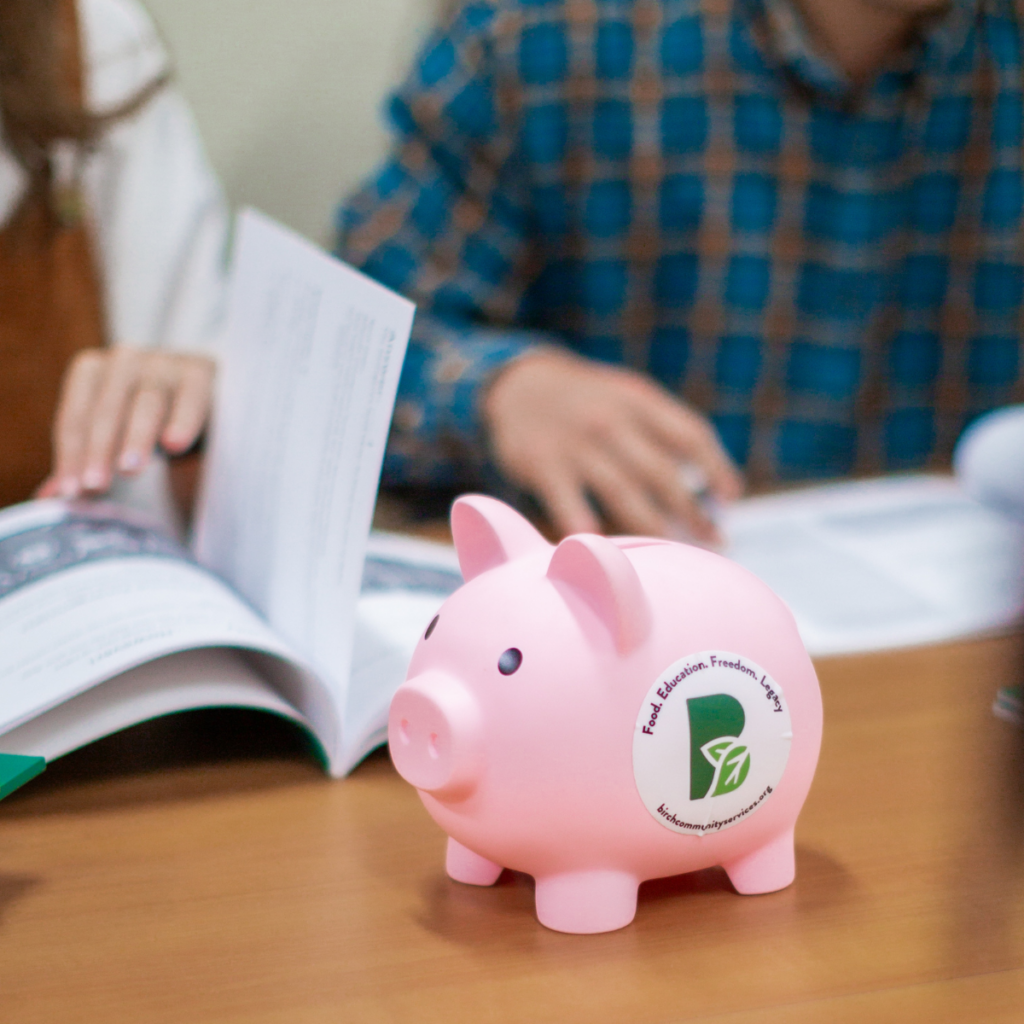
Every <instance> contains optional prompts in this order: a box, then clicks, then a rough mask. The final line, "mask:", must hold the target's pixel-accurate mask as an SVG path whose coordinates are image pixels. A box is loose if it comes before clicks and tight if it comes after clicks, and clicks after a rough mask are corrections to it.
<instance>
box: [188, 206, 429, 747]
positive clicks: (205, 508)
mask: <svg viewBox="0 0 1024 1024" xmlns="http://www.w3.org/2000/svg"><path fill="white" fill-rule="evenodd" d="M412 316H413V306H412V304H411V303H410V302H407V301H406V300H405V299H403V298H401V297H399V296H397V295H395V294H394V293H393V292H390V291H388V290H387V289H386V288H383V287H382V286H380V285H378V284H376V283H375V282H373V281H371V280H370V279H369V278H367V277H364V276H363V275H361V274H359V273H357V272H356V271H354V270H352V269H351V268H349V267H346V266H345V265H344V264H342V263H340V262H339V261H337V260H334V259H332V258H331V257H329V256H327V255H325V254H324V253H323V252H321V251H320V250H319V249H317V248H316V247H314V246H312V245H310V244H309V243H308V242H306V241H304V240H303V239H301V238H299V237H298V236H296V235H293V234H292V233H291V232H288V231H286V230H284V229H283V228H280V227H278V226H276V225H275V224H273V223H272V222H270V221H269V220H267V219H266V218H264V217H262V216H261V215H259V214H257V213H255V212H253V211H246V212H245V213H243V214H242V216H241V217H240V218H239V233H238V238H237V241H236V250H235V267H234V273H233V279H232V287H231V298H230V304H229V315H228V331H227V341H226V348H225V351H224V354H223V359H222V361H221V365H220V369H219V372H218V398H217V405H216V417H215V421H214V425H213V431H212V439H211V447H210V450H209V452H208V455H207V460H206V467H205V479H204V492H203V498H202V501H201V506H200V515H199V519H198V524H197V530H196V551H197V554H198V557H199V559H200V561H201V562H203V564H205V565H207V566H209V567H210V568H211V569H213V571H215V572H216V573H217V574H218V575H220V576H222V577H223V578H224V579H226V580H227V581H228V582H229V583H231V584H232V585H233V586H234V587H235V588H237V590H238V591H239V592H240V593H241V594H242V595H243V596H244V597H245V598H246V599H247V600H248V601H249V602H251V604H252V605H253V606H254V607H255V608H256V609H257V610H258V611H259V612H260V613H261V614H262V615H264V616H265V617H266V619H267V621H268V622H269V623H270V625H271V626H272V627H273V628H274V629H275V630H276V631H277V632H278V633H279V634H280V635H281V636H282V637H283V638H284V639H285V640H286V641H287V642H288V643H289V644H290V645H291V646H292V647H294V648H295V649H296V650H298V651H299V652H300V653H301V654H302V655H303V657H304V658H305V660H306V661H307V663H309V664H311V665H312V666H313V667H314V668H315V670H316V671H317V672H318V674H319V675H320V676H321V677H322V678H323V679H324V680H325V683H326V685H328V686H329V688H330V689H331V692H332V693H333V695H334V704H335V709H336V711H335V714H336V717H337V718H338V719H339V722H340V718H341V716H342V713H343V709H344V707H345V704H346V695H347V688H348V679H349V672H350V666H351V660H352V642H353V639H352V638H353V628H354V622H355V608H356V601H357V599H358V596H359V584H360V578H361V575H362V568H363V553H364V548H365V544H366V538H367V535H368V533H369V529H370V520H371V516H372V513H373V504H374V499H375V497H376V491H377V483H378V479H379V476H380V467H381V461H382V459H383V455H384V446H385V443H386V440H387V434H388V427H389V424H390V420H391V411H392V407H393V404H394V398H395V392H396V390H397V387H398V377H399V374H400V372H401V367H402V360H403V357H404V354H405V347H406V344H407V342H408V337H409V332H410V330H411V327H412ZM320 731H321V732H323V731H324V730H323V729H321V730H320ZM330 754H331V756H332V759H335V760H336V759H337V757H338V754H339V750H333V751H330Z"/></svg>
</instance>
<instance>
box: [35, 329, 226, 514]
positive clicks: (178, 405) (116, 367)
mask: <svg viewBox="0 0 1024 1024" xmlns="http://www.w3.org/2000/svg"><path fill="white" fill-rule="evenodd" d="M213 375H214V364H213V361H212V360H210V359H207V358H206V357H205V356H198V355H177V354H172V353H168V352H155V351H149V350H145V349H133V348H111V349H86V350H84V351H82V352H80V353H79V354H78V355H77V356H76V357H75V358H74V360H72V362H71V365H70V366H69V367H68V370H67V372H66V373H65V375H64V382H63V384H62V386H61V396H60V402H59V404H58V407H57V415H56V420H55V426H54V465H53V472H52V474H51V476H50V477H49V478H48V479H47V480H46V481H45V482H44V483H43V485H42V486H41V487H40V488H39V492H38V496H39V497H41V498H49V497H54V496H57V495H60V496H62V497H66V498H72V497H75V496H77V495H80V494H82V493H93V494H97V493H101V492H103V491H105V490H107V489H108V488H109V487H110V485H111V483H112V482H113V479H114V474H115V473H121V474H124V475H126V476H132V475H134V474H136V473H140V472H141V471H142V470H143V469H145V467H146V464H147V463H148V462H149V460H150V458H151V456H152V454H153V449H154V448H155V447H156V445H157V444H159V445H160V446H161V447H162V448H163V449H164V450H165V451H166V452H168V453H169V454H171V455H175V454H179V453H181V452H184V451H187V450H188V449H189V448H191V447H192V445H193V444H194V443H195V441H196V439H197V438H198V437H199V435H200V434H201V433H202V431H203V428H204V427H205V426H206V421H207V419H208V417H209V414H210V403H211V396H212V393H213Z"/></svg>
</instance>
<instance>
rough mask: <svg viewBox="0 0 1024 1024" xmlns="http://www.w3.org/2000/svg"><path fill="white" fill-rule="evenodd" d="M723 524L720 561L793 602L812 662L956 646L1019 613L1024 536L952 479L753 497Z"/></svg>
mask: <svg viewBox="0 0 1024 1024" xmlns="http://www.w3.org/2000/svg"><path fill="white" fill-rule="evenodd" d="M721 526H722V529H723V531H724V532H725V534H726V536H727V538H728V543H727V547H726V549H725V551H724V552H723V554H725V555H727V556H728V557H730V558H732V559H734V560H735V561H737V562H739V563H740V564H741V565H743V566H745V567H746V568H748V569H750V570H751V572H753V573H754V574H755V575H757V576H759V577H760V578H761V579H762V580H763V581H764V582H765V583H767V584H768V585H769V586H770V587H771V588H772V589H773V590H774V591H775V592H776V593H777V594H778V595H779V596H780V597H781V598H782V599H783V600H784V601H786V603H787V604H788V605H789V607H790V609H791V610H792V612H793V615H794V617H795V618H796V620H797V624H798V626H799V627H800V633H801V636H802V637H803V640H804V643H805V644H806V646H807V649H808V650H809V651H810V653H811V654H813V655H827V654H844V653H853V652H857V651H871V650H882V649H886V648H893V647H905V646H910V645H915V644H924V643H934V642H939V641H944V640H952V639H956V638H959V637H964V636H970V635H973V634H978V633H983V632H988V631H992V630H997V629H1001V628H1005V627H1007V626H1009V625H1010V624H1012V623H1013V622H1014V621H1016V620H1017V618H1019V616H1020V615H1021V612H1022V610H1024V528H1022V526H1021V524H1020V523H1016V522H1013V521H1012V520H1010V519H1008V518H1006V517H1004V516H1001V515H1000V514H998V513H997V512H995V511H993V510H991V509H989V508H986V507H984V506H982V505H980V504H978V503H977V502H975V501H973V500H972V499H971V498H969V497H968V496H967V495H965V494H964V493H963V491H962V490H961V489H960V487H959V486H958V485H957V483H956V482H955V481H954V480H952V479H950V478H947V477H935V476H925V475H911V476H901V477H887V478H883V479H878V480H868V481H861V482H854V483H840V484H829V485H823V486H819V487H811V488H806V489H803V490H799V491H793V492H789V493H783V494H777V495H772V496H768V497H764V498H751V499H747V500H745V501H740V502H737V503H736V504H735V505H734V506H733V507H732V508H730V509H728V510H726V512H725V513H724V515H723V517H722V520H721Z"/></svg>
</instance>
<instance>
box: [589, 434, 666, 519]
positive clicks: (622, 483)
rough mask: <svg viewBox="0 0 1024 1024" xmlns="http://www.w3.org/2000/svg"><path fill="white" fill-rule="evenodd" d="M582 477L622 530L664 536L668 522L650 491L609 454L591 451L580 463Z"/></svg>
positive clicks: (602, 506)
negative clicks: (652, 498)
mask: <svg viewBox="0 0 1024 1024" xmlns="http://www.w3.org/2000/svg"><path fill="white" fill-rule="evenodd" d="M581 470H582V473H583V479H584V481H585V483H586V484H587V486H588V487H589V488H590V490H591V491H592V492H593V495H594V497H595V498H596V499H597V501H598V503H599V504H600V506H601V508H602V509H604V511H605V512H606V513H607V514H608V517H609V518H610V519H611V520H612V521H613V522H614V523H615V525H616V526H617V527H618V528H619V529H621V530H623V531H625V532H626V533H636V534H640V535H642V536H649V537H664V536H666V535H667V534H668V532H669V526H670V524H669V522H668V520H667V519H666V518H665V515H664V513H663V512H662V511H661V510H660V509H659V508H658V506H657V505H656V504H655V502H654V501H652V500H651V495H650V492H649V491H648V490H647V489H646V488H645V487H644V486H643V484H641V483H640V482H639V481H637V480H636V479H635V478H634V477H633V476H632V475H631V473H630V472H629V470H627V469H626V468H625V467H624V466H623V465H622V463H621V462H620V461H619V460H617V459H616V458H615V457H614V456H613V455H610V454H607V453H605V452H602V451H598V450H595V451H591V452H589V453H588V454H587V455H585V456H584V458H583V462H582V465H581Z"/></svg>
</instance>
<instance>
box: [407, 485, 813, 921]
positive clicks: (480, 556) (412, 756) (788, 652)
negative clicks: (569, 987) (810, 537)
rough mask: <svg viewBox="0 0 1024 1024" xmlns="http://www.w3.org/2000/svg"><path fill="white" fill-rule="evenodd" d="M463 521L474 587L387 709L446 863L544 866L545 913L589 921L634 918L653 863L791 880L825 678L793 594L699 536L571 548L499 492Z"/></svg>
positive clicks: (467, 588) (664, 868) (747, 883)
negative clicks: (443, 837)
mask: <svg viewBox="0 0 1024 1024" xmlns="http://www.w3.org/2000/svg"><path fill="white" fill-rule="evenodd" d="M452 533H453V535H454V538H455V546H456V549H457V551H458V555H459V562H460V565H461V567H462V572H463V576H464V577H465V579H466V583H465V584H464V585H463V586H462V587H461V588H460V589H459V590H458V591H456V592H455V593H454V594H452V595H451V597H449V598H448V600H447V601H446V602H445V604H444V605H443V606H442V608H441V611H440V613H439V614H438V615H437V617H435V618H434V620H433V621H432V622H431V623H430V626H429V627H428V628H427V631H426V633H425V635H424V636H423V638H422V639H421V640H420V643H419V645H418V646H417V648H416V651H415V653H414V655H413V658H412V662H411V664H410V667H409V676H408V678H407V679H406V681H405V682H404V683H403V684H402V686H401V687H400V688H399V690H398V691H397V693H396V694H395V697H394V699H393V701H392V703H391V711H390V716H389V722H388V742H389V744H390V747H391V756H392V758H393V760H394V763H395V767H396V768H397V769H398V771H399V773H400V774H401V775H402V776H403V777H404V778H405V779H406V780H407V781H408V782H410V783H412V785H413V786H415V787H416V788H417V789H418V790H419V791H420V796H421V798H422V800H423V803H424V805H425V806H426V808H427V810H428V811H429V812H430V814H431V815H432V816H433V818H434V819H435V820H436V821H437V823H438V824H439V825H440V826H441V828H443V829H444V831H445V832H446V833H447V834H448V837H449V838H448V855H447V870H448V874H449V875H450V876H451V877H452V878H453V879H455V880H456V881H459V882H467V883H469V884H472V885H492V884H493V883H494V882H495V881H497V879H498V876H499V875H500V874H501V871H502V868H505V867H508V868H513V869H515V870H517V871H524V872H527V873H529V874H531V875H533V876H534V878H535V879H536V883H537V885H536V906H537V917H538V918H539V920H540V922H541V923H542V924H544V925H546V926H547V927H548V928H553V929H555V930H556V931H563V932H581V933H582V932H603V931H610V930H612V929H615V928H622V927H624V926H625V925H627V924H629V922H630V921H632V919H633V917H634V915H635V913H636V899H637V888H638V886H639V884H640V883H641V882H642V881H644V880H645V879H648V878H660V877H664V876H666V875H676V874H682V873H683V872H686V871H696V870H699V869H701V868H706V867H711V866H714V865H721V866H722V867H723V868H724V869H725V871H726V872H727V874H728V876H729V879H730V881H731V882H732V884H733V886H734V887H735V888H736V890H737V891H738V892H740V893H765V892H773V891H775V890H776V889H781V888H784V887H785V886H787V885H789V884H790V882H792V881H793V877H794V873H795V869H794V857H793V827H794V825H795V823H796V819H797V816H798V815H799V813H800V808H801V807H802V806H803V803H804V799H805V798H806V796H807V791H808V789H809V788H810V785H811V779H812V778H813V776H814V769H815V766H816V765H817V761H818V750H819V747H820V745H821V694H820V691H819V689H818V680H817V677H816V676H815V673H814V667H813V666H812V664H811V660H810V658H809V657H808V656H807V652H806V651H805V650H804V647H803V644H802V643H801V641H800V637H799V635H798V633H797V629H796V625H795V623H794V621H793V617H792V615H790V613H789V610H788V609H787V608H786V606H785V605H784V604H783V603H782V601H780V600H779V599H778V598H777V597H776V596H775V595H774V594H773V593H772V592H771V591H770V590H769V589H768V588H767V587H766V586H765V585H764V584H763V583H761V582H760V581H759V580H758V579H757V578H756V577H754V576H752V575H751V574H750V573H749V572H747V571H746V570H745V569H742V568H740V567H739V566H738V565H735V564H734V563H732V562H730V561H728V560H727V559H725V558H722V557H720V556H718V555H715V554H711V553H710V552H707V551H703V550H701V549H699V548H695V547H689V546H687V545H684V544H676V543H671V542H668V541H660V540H652V539H645V538H639V537H623V538H615V539H607V538H603V537H597V536H592V535H589V534H580V535H577V536H573V537H568V538H566V539H565V540H563V541H562V543H561V544H559V545H558V546H557V547H553V546H552V545H551V544H549V543H548V542H547V541H545V540H544V538H543V537H541V535H540V534H539V533H537V531H536V530H535V529H534V528H533V527H532V526H531V525H530V524H529V523H528V522H527V521H526V520H525V519H524V518H523V517H522V516H520V515H519V514H518V513H517V512H515V511H513V510H512V509H511V508H509V507H508V506H507V505H504V504H502V503H501V502H499V501H495V500H494V499H492V498H486V497H481V496H468V497H463V498H460V499H459V500H458V501H457V502H456V503H455V506H454V508H453V510H452Z"/></svg>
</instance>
